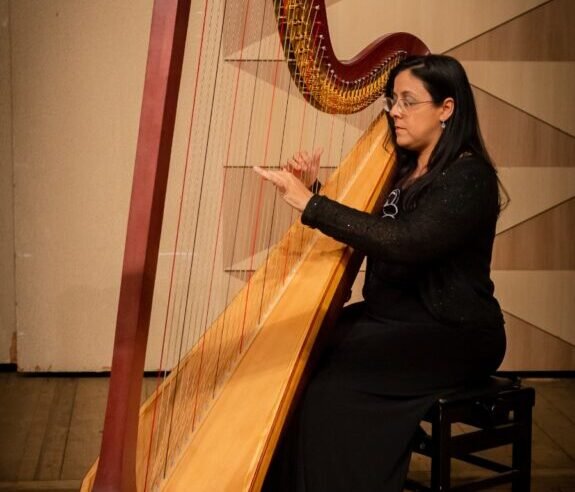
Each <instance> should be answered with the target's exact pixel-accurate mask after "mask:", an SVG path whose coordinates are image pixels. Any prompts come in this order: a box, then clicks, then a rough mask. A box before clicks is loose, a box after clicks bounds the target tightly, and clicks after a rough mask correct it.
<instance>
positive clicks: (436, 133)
mask: <svg viewBox="0 0 575 492" xmlns="http://www.w3.org/2000/svg"><path fill="white" fill-rule="evenodd" d="M393 97H394V99H395V100H399V99H400V100H402V102H403V103H407V104H403V106H404V108H405V109H403V110H402V109H401V106H402V104H398V103H396V104H394V106H393V107H392V108H391V111H390V115H391V117H392V118H393V121H394V123H395V133H396V140H397V144H398V145H399V146H400V147H403V148H405V149H408V150H411V151H415V152H417V153H418V154H420V155H422V154H425V155H426V157H427V158H429V155H430V154H431V151H432V150H433V148H434V147H435V144H436V143H437V142H438V140H439V138H440V137H441V133H442V131H443V130H442V128H441V121H442V120H443V121H445V120H447V118H448V117H449V116H450V115H451V110H452V109H453V108H451V110H449V111H448V113H449V114H448V115H447V113H446V108H445V103H444V104H443V105H440V106H439V107H438V106H436V105H435V104H434V103H433V102H432V98H431V94H429V92H427V90H426V88H425V86H424V85H423V82H422V81H421V80H420V79H418V78H417V77H414V76H413V74H412V73H411V70H404V71H403V72H400V73H399V74H398V75H397V76H396V78H395V81H394V84H393ZM446 101H447V100H446ZM450 104H451V103H450ZM426 162H427V161H426Z"/></svg>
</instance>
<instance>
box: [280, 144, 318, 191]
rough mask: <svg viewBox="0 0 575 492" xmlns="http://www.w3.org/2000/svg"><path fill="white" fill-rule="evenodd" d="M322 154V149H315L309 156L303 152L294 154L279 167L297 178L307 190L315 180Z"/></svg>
mask: <svg viewBox="0 0 575 492" xmlns="http://www.w3.org/2000/svg"><path fill="white" fill-rule="evenodd" d="M322 153H323V149H322V148H317V149H315V150H314V151H313V152H312V153H311V155H310V154H309V153H308V152H306V151H305V150H304V151H301V152H296V153H295V154H294V155H293V157H291V158H290V159H288V160H287V162H286V163H285V164H283V165H282V166H281V167H282V169H283V170H284V171H288V172H290V173H292V174H293V175H294V176H296V177H297V178H299V179H300V180H301V181H302V182H303V184H305V186H306V187H307V188H308V189H309V188H311V187H312V185H313V184H314V183H315V182H316V180H317V176H318V173H319V163H320V159H321V154H322Z"/></svg>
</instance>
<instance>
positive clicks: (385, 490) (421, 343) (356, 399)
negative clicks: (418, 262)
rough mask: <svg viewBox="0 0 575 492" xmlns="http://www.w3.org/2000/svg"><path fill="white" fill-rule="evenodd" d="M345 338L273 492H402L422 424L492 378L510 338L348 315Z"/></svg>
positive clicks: (275, 463)
mask: <svg viewBox="0 0 575 492" xmlns="http://www.w3.org/2000/svg"><path fill="white" fill-rule="evenodd" d="M337 328H338V331H341V332H342V333H343V336H342V337H341V339H340V341H339V342H338V343H337V344H336V345H335V346H334V348H332V349H331V350H329V351H328V352H327V353H326V354H325V355H324V357H323V358H322V360H321V362H320V363H319V365H318V367H317V369H316V370H315V372H314V374H313V375H312V377H311V378H310V381H309V384H308V385H307V388H306V389H305V390H304V392H303V394H302V398H301V400H300V401H299V403H298V404H297V406H296V408H295V410H294V412H293V413H292V417H291V419H290V422H289V423H288V425H287V427H286V430H285V432H284V433H283V437H282V440H281V441H280V444H279V446H278V449H277V450H276V454H275V456H274V459H273V460H272V464H271V466H270V470H269V472H268V476H267V478H266V481H265V484H264V487H263V490H264V491H266V492H282V491H289V492H304V491H305V492H338V491H341V492H350V491H353V492H376V491H378V492H395V491H401V490H402V489H403V482H404V480H405V476H406V474H407V470H408V467H409V459H410V455H411V445H412V440H413V437H414V435H415V432H416V430H417V428H418V425H419V422H420V421H421V419H422V417H423V416H424V414H425V413H426V411H427V410H428V409H429V407H430V406H431V405H432V404H433V402H435V401H436V400H437V398H438V396H440V395H441V394H445V393H448V392H449V391H453V390H454V389H456V388H458V387H461V386H463V385H465V384H466V383H468V382H469V381H470V380H474V379H480V378H482V377H486V376H487V375H489V374H491V373H493V372H494V371H495V370H496V368H497V367H498V366H499V364H500V363H501V360H502V359H503V355H504V353H505V334H504V331H503V329H501V330H485V331H481V330H474V331H473V332H471V331H469V330H463V329H461V328H460V327H457V326H451V325H449V326H447V325H443V324H440V323H438V322H435V321H395V320H384V319H375V318H374V317H372V316H370V315H369V314H368V312H367V310H366V307H365V304H364V303H359V304H355V305H353V306H349V307H347V308H345V309H344V311H343V314H342V316H341V318H340V322H339V325H338V327H337Z"/></svg>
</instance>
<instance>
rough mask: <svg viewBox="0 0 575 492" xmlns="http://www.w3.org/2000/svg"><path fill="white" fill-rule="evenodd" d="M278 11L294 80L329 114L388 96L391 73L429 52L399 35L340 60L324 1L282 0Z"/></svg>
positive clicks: (356, 108)
mask: <svg viewBox="0 0 575 492" xmlns="http://www.w3.org/2000/svg"><path fill="white" fill-rule="evenodd" d="M275 11H276V19H277V22H278V31H279V33H280V39H281V42H282V45H283V48H284V52H285V57H286V59H287V62H288V65H289V68H290V72H291V74H292V77H293V78H294V80H295V81H296V83H297V85H298V88H299V90H300V91H301V93H302V94H303V96H304V97H305V99H306V100H307V101H308V102H309V103H310V104H312V105H313V106H314V107H316V108H318V109H320V110H322V111H325V112H327V113H339V114H350V113H356V112H358V111H361V110H362V109H364V108H366V107H367V106H369V105H370V104H372V103H373V102H374V101H375V100H376V99H377V98H378V97H379V96H381V94H383V92H384V90H385V85H386V83H387V79H388V75H389V71H390V69H391V68H393V67H394V66H395V65H396V64H397V63H399V61H401V60H402V59H403V58H405V57H406V56H407V55H425V54H428V53H429V50H428V48H427V46H425V44H424V43H423V42H422V41H421V40H420V39H418V38H417V37H416V36H414V35H412V34H408V33H404V32H400V33H393V34H387V35H385V36H382V37H380V38H379V39H377V40H376V41H374V42H373V43H371V44H370V45H369V46H367V47H366V48H364V49H363V50H362V51H361V52H360V53H359V54H358V55H357V56H356V57H354V58H353V59H352V60H349V61H341V60H339V59H338V58H337V57H336V55H335V53H334V50H333V46H332V43H331V38H330V32H329V27H328V21H327V13H326V6H325V0H282V1H280V2H278V3H276V9H275Z"/></svg>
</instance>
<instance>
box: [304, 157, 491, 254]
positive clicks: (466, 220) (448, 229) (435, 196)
mask: <svg viewBox="0 0 575 492" xmlns="http://www.w3.org/2000/svg"><path fill="white" fill-rule="evenodd" d="M497 213H498V183H497V177H496V174H495V171H494V170H493V168H492V167H491V166H489V165H488V164H485V163H483V162H481V161H479V160H476V159H473V158H471V159H469V158H465V159H460V160H458V161H456V162H455V163H453V164H452V165H451V166H449V167H448V169H447V170H445V171H443V173H442V174H441V175H439V176H437V178H436V179H435V181H434V182H433V183H432V184H431V185H430V186H429V188H428V189H427V190H426V191H425V192H424V193H423V195H422V196H421V197H420V199H419V202H418V204H417V207H416V208H415V210H413V211H411V212H409V213H405V212H404V211H400V213H399V214H398V216H397V218H396V219H392V218H382V217H380V216H376V215H370V214H368V213H365V212H361V211H359V210H356V209H353V208H350V207H347V206H345V205H342V204H340V203H338V202H336V201H334V200H331V199H329V198H327V197H325V196H320V195H314V196H313V197H312V198H311V200H310V201H309V203H308V205H307V206H306V208H305V210H304V211H303V214H302V217H301V221H302V223H304V224H305V225H308V226H310V227H313V228H317V229H319V230H320V231H322V232H323V233H324V234H327V235H328V236H331V237H333V238H335V239H337V240H338V241H341V242H343V243H345V244H348V245H350V246H352V247H353V248H355V249H356V250H358V251H361V252H363V253H365V254H368V255H370V256H374V257H378V258H380V259H382V260H385V261H392V262H401V263H419V262H426V261H432V260H434V259H438V258H441V257H443V256H445V255H448V254H450V253H452V252H453V251H456V250H457V249H458V248H459V247H460V246H461V245H462V244H464V243H465V242H466V241H469V240H470V239H472V238H473V237H475V236H476V235H477V233H478V232H479V233H480V231H483V230H485V229H484V228H485V227H493V225H494V224H495V221H496V220H497Z"/></svg>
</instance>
